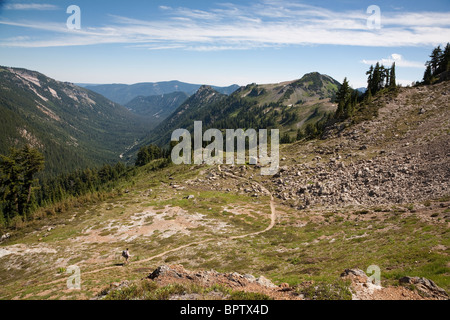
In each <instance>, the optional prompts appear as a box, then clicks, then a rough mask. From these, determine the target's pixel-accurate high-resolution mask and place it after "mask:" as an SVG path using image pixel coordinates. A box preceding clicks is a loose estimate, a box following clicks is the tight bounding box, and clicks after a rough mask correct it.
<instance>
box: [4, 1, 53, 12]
mask: <svg viewBox="0 0 450 320" xmlns="http://www.w3.org/2000/svg"><path fill="white" fill-rule="evenodd" d="M4 8H5V9H6V10H41V11H46V10H57V9H59V8H58V6H55V5H52V4H46V3H11V4H6V5H5V7H4Z"/></svg>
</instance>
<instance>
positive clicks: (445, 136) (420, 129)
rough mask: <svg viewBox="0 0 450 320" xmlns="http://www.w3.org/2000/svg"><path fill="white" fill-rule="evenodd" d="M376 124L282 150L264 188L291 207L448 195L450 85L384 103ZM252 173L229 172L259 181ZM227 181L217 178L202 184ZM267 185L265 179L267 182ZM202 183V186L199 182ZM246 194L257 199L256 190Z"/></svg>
mask: <svg viewBox="0 0 450 320" xmlns="http://www.w3.org/2000/svg"><path fill="white" fill-rule="evenodd" d="M376 104H378V105H380V106H382V107H381V108H380V109H379V111H378V116H377V117H376V118H375V119H373V120H371V121H363V122H361V123H359V124H356V125H352V126H349V127H347V126H348V125H349V124H348V123H344V124H339V125H335V126H334V127H333V128H331V129H329V131H328V132H327V134H326V140H322V141H319V142H317V141H313V142H309V143H308V142H307V143H296V144H294V145H290V146H288V147H284V150H283V151H284V152H282V156H283V158H282V161H281V163H280V170H279V172H278V174H276V175H274V176H273V177H271V178H269V179H266V180H265V181H264V182H265V184H266V186H268V188H269V189H270V190H271V191H273V192H274V195H275V196H276V197H277V198H279V199H281V200H282V201H284V202H285V203H289V204H290V205H291V206H293V207H297V208H299V209H305V208H308V207H345V206H349V205H352V206H362V207H367V206H377V205H395V204H408V203H416V204H420V203H422V202H424V201H427V200H430V199H439V198H442V197H447V196H449V192H448V190H449V187H450V184H449V182H450V161H449V160H450V109H449V106H450V82H444V83H441V84H438V85H435V86H428V87H422V88H403V89H400V92H399V94H398V95H397V96H396V97H391V98H388V97H382V98H380V99H379V101H376ZM250 167H251V166H248V167H245V166H244V167H243V166H231V167H227V168H225V169H224V170H228V171H229V172H233V173H235V174H238V175H243V176H247V177H248V176H251V178H253V176H255V177H256V175H257V174H258V171H259V170H257V169H258V168H256V170H251V168H250ZM217 177H220V178H221V180H222V178H223V176H220V173H217V172H214V171H213V172H212V173H210V175H209V176H207V177H206V179H205V181H204V182H205V183H206V184H210V185H212V187H219V188H221V189H223V188H224V186H223V185H220V184H217V183H214V182H215V181H216V180H217ZM263 180H264V179H263ZM197 182H198V181H197ZM240 191H241V192H245V193H250V194H254V195H255V196H257V195H258V194H259V193H261V190H260V189H259V188H258V187H257V186H256V185H251V184H248V185H243V186H241V188H240Z"/></svg>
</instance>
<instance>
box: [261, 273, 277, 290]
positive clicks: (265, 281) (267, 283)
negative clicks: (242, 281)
mask: <svg viewBox="0 0 450 320" xmlns="http://www.w3.org/2000/svg"><path fill="white" fill-rule="evenodd" d="M256 283H257V284H259V285H261V286H263V287H266V288H277V286H276V285H274V284H273V283H272V281H270V280H269V279H267V278H266V277H264V276H260V277H259V278H258V279H256Z"/></svg>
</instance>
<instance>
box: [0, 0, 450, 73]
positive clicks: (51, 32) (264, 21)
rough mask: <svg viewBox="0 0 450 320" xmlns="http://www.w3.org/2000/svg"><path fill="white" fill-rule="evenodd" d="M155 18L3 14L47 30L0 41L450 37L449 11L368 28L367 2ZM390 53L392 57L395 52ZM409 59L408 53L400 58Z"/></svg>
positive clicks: (232, 7) (218, 42)
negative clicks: (70, 19)
mask: <svg viewBox="0 0 450 320" xmlns="http://www.w3.org/2000/svg"><path fill="white" fill-rule="evenodd" d="M159 8H160V10H163V11H164V15H163V16H162V17H163V18H160V19H159V20H153V21H145V20H137V19H132V18H129V17H122V16H110V23H109V24H108V25H107V26H104V27H101V28H99V27H96V28H94V27H91V28H86V27H85V26H83V29H82V30H77V31H70V32H69V31H68V30H67V28H64V25H62V24H61V25H58V26H56V25H49V24H48V23H43V22H39V23H38V22H32V21H28V22H11V21H6V20H4V21H0V24H8V25H16V26H20V27H23V28H31V29H39V30H45V31H48V33H43V35H42V36H41V38H40V39H35V40H29V41H11V40H7V39H3V40H0V46H15V47H42V46H44V47H45V46H74V45H90V44H93V43H95V44H101V43H123V44H125V45H129V46H133V45H145V44H149V45H148V49H150V50H155V48H156V49H160V50H161V49H185V50H199V51H208V50H209V51H217V50H245V49H252V48H264V47H279V46H287V45H321V44H329V45H349V46H366V47H398V46H400V47H401V46H423V45H433V46H434V45H437V44H442V43H445V42H447V41H448V37H449V34H450V12H414V13H412V12H398V11H393V12H383V16H382V28H381V29H380V30H370V29H368V28H367V18H368V15H367V14H366V12H365V8H361V10H356V11H343V12H342V11H340V12H333V11H331V10H328V9H325V8H322V7H316V6H311V5H306V4H302V3H295V2H292V1H274V0H260V1H259V2H254V3H252V4H249V5H241V4H232V3H222V4H217V5H215V7H214V8H212V9H209V10H197V9H191V8H186V7H178V8H172V7H166V6H160V7H159ZM389 59H393V58H392V57H390V58H389ZM399 63H400V64H404V65H407V61H406V62H405V61H404V60H400V61H399Z"/></svg>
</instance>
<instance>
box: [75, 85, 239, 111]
mask: <svg viewBox="0 0 450 320" xmlns="http://www.w3.org/2000/svg"><path fill="white" fill-rule="evenodd" d="M80 85H81V86H83V87H84V88H86V89H89V90H91V91H94V92H97V93H99V94H101V95H103V96H104V97H106V98H108V99H109V100H111V101H114V102H116V103H120V104H122V105H124V104H127V103H128V102H130V101H131V100H133V99H135V98H136V97H139V96H144V97H148V96H155V95H163V94H168V93H173V92H185V93H187V94H188V95H192V94H194V93H195V92H196V91H197V90H198V89H199V88H200V87H201V86H202V85H199V84H191V83H185V82H181V81H164V82H143V83H136V84H132V85H127V84H99V85H84V84H80ZM212 88H214V89H215V90H216V91H218V92H220V93H222V94H226V95H229V94H231V93H233V92H234V91H236V90H237V89H239V86H238V85H231V86H229V87H217V86H212Z"/></svg>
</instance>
